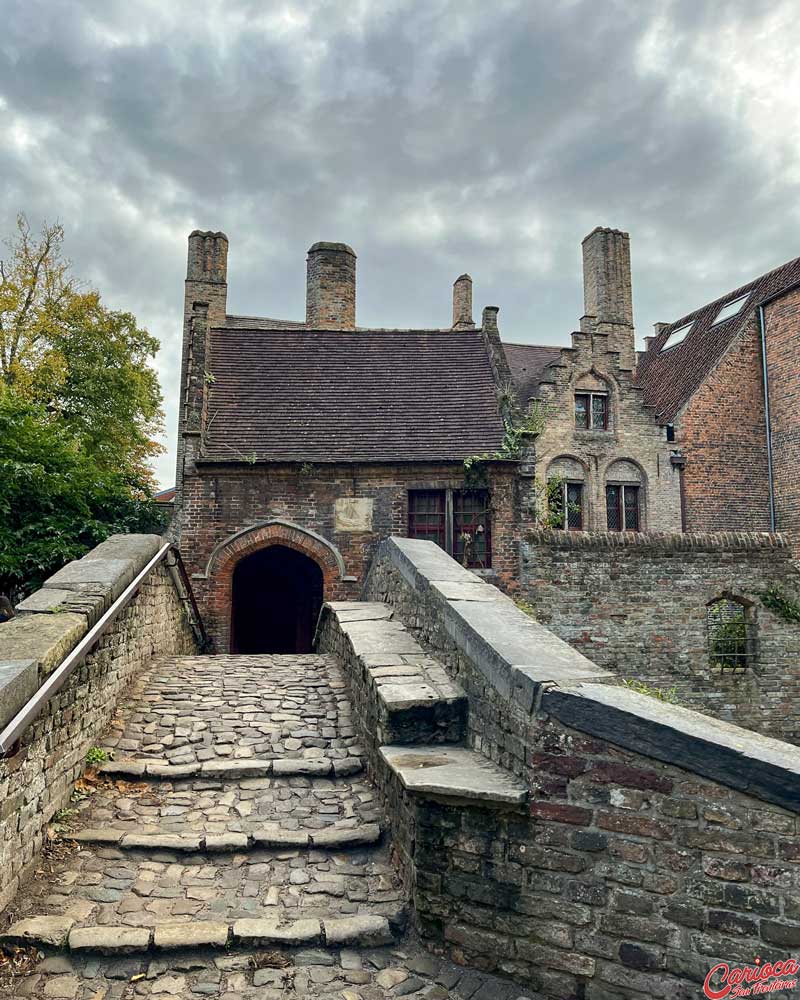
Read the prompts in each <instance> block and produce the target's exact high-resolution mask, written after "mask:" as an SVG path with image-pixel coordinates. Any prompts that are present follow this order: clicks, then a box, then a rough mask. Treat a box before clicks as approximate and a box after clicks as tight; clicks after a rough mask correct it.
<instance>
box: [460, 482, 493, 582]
mask: <svg viewBox="0 0 800 1000" xmlns="http://www.w3.org/2000/svg"><path fill="white" fill-rule="evenodd" d="M453 558H454V559H457V560H458V561H459V562H460V563H461V564H462V565H463V566H469V567H470V569H487V568H488V567H490V566H491V565H492V534H491V524H490V520H489V494H488V493H487V492H486V490H470V491H468V492H467V491H464V492H454V493H453Z"/></svg>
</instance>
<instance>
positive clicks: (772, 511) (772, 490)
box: [758, 304, 777, 532]
mask: <svg viewBox="0 0 800 1000" xmlns="http://www.w3.org/2000/svg"><path fill="white" fill-rule="evenodd" d="M758 329H759V332H760V333H761V374H762V377H763V379H764V416H765V418H766V425H767V479H768V481H769V525H770V531H772V532H774V531H776V530H777V528H776V518H775V483H774V482H773V477H772V417H771V415H770V410H769V376H768V374H767V328H766V324H765V323H764V306H763V304H759V307H758Z"/></svg>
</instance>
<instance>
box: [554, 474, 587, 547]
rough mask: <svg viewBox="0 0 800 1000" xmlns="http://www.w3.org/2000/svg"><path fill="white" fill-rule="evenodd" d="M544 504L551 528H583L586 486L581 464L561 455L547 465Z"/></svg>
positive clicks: (572, 529) (578, 529)
mask: <svg viewBox="0 0 800 1000" xmlns="http://www.w3.org/2000/svg"><path fill="white" fill-rule="evenodd" d="M547 507H548V516H549V519H550V523H551V525H552V526H553V527H554V528H563V529H565V530H567V531H583V526H584V524H585V522H586V490H585V484H584V471H583V466H582V465H581V463H580V462H579V461H577V459H574V458H569V457H567V456H562V457H561V458H557V459H555V460H554V461H552V462H551V463H550V465H549V467H548V469H547Z"/></svg>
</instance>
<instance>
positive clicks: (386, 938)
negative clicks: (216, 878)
mask: <svg viewBox="0 0 800 1000" xmlns="http://www.w3.org/2000/svg"><path fill="white" fill-rule="evenodd" d="M74 924H75V921H74V920H70V919H66V918H63V917H29V918H28V919H26V920H21V921H18V922H17V923H14V924H12V925H11V927H10V928H9V929H8V931H7V932H6V933H5V934H1V935H0V943H3V944H24V945H34V946H36V945H38V946H42V947H48V948H53V947H55V948H66V947H68V948H69V950H70V951H72V952H75V953H82V952H96V953H98V954H101V955H130V954H135V953H140V952H148V951H151V950H153V949H155V950H157V951H165V950H177V949H192V948H202V949H208V948H227V947H229V946H230V945H233V946H234V947H235V946H237V945H238V946H243V947H263V946H268V945H285V946H292V945H294V946H307V945H310V944H321V945H327V946H328V947H336V948H340V947H342V946H347V947H351V948H353V947H362V948H372V947H377V946H379V945H384V944H389V943H391V942H392V940H393V935H392V931H391V927H390V924H389V921H388V919H387V918H386V917H384V916H379V915H373V914H356V915H353V916H349V917H329V918H328V917H323V918H322V920H316V919H299V920H294V921H292V922H290V923H286V924H280V923H279V922H278V921H277V920H273V919H269V918H248V919H240V920H233V921H211V920H191V921H186V922H185V923H177V924H176V923H162V924H156V925H155V926H154V927H128V926H120V927H115V926H110V925H105V924H103V925H96V926H90V927H75V926H74Z"/></svg>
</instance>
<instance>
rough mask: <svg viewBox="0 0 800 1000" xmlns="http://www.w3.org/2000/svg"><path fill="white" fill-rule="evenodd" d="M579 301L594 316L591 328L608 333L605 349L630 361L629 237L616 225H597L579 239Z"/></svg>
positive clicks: (624, 364)
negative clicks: (580, 254)
mask: <svg viewBox="0 0 800 1000" xmlns="http://www.w3.org/2000/svg"><path fill="white" fill-rule="evenodd" d="M582 248H583V303H584V311H585V313H586V315H587V317H592V318H593V319H594V324H593V325H594V332H595V333H601V334H607V335H608V349H609V350H611V351H618V352H619V354H620V365H621V366H622V367H623V368H632V367H633V365H634V358H635V355H634V332H633V298H632V294H631V250H630V237H629V236H628V234H627V233H623V232H621V231H620V230H619V229H605V228H603V227H601V226H598V227H597V228H596V229H594V230H592V232H591V233H589V235H588V236H587V237H586V239H585V240H584V241H583V243H582Z"/></svg>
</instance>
